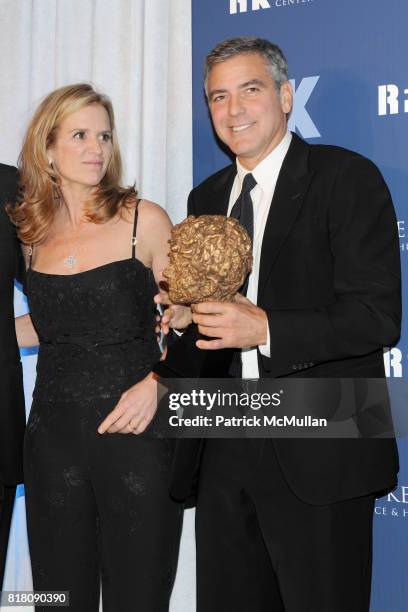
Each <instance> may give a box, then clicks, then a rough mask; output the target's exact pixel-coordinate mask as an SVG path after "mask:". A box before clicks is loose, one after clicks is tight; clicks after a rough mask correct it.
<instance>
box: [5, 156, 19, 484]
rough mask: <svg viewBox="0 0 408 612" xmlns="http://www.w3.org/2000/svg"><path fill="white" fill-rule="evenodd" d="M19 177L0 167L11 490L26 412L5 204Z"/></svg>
mask: <svg viewBox="0 0 408 612" xmlns="http://www.w3.org/2000/svg"><path fill="white" fill-rule="evenodd" d="M17 181H18V174H17V170H16V169H15V168H13V167H11V166H5V165H3V164H0V483H2V484H5V485H9V486H13V485H15V484H18V483H19V482H22V480H23V460H22V451H23V436H24V427H25V409H24V394H23V377H22V370H21V362H20V353H19V350H18V346H17V339H16V334H15V325H14V309H13V293H14V278H20V280H21V273H22V270H23V269H24V268H23V265H22V257H21V251H20V246H19V243H18V240H17V236H16V231H15V228H14V227H13V225H12V224H11V222H10V220H9V218H8V216H7V214H6V211H5V208H4V206H5V204H6V203H8V202H13V201H14V200H15V197H16V192H17Z"/></svg>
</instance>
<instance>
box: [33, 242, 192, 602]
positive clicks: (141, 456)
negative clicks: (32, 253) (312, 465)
mask: <svg viewBox="0 0 408 612" xmlns="http://www.w3.org/2000/svg"><path fill="white" fill-rule="evenodd" d="M129 250H130V245H129ZM132 253H134V245H133V244H132ZM27 291H28V298H29V305H30V309H31V315H32V320H33V323H34V325H35V327H36V330H37V332H38V335H39V339H40V349H39V355H38V364H37V380H36V385H35V389H34V394H33V395H34V402H33V406H32V410H31V413H30V418H29V422H28V428H27V435H26V443H25V482H26V503H27V511H28V533H29V544H30V555H31V561H32V567H33V578H34V588H35V589H37V590H53V589H54V590H61V589H62V590H69V591H70V598H71V604H70V610H72V611H73V612H97V610H98V609H99V608H98V599H99V574H100V572H102V581H103V599H104V610H107V611H108V612H109V611H110V612H128V611H129V610H131V609H132V608H133V607H134V606H135V605H137V607H138V609H140V611H141V612H165V611H166V610H168V605H169V598H170V593H171V587H172V583H173V578H174V571H175V567H176V562H177V549H178V539H179V532H180V521H181V510H180V505H179V504H177V503H175V502H173V501H172V500H171V499H170V498H169V495H168V480H169V477H168V474H169V470H170V465H171V462H172V454H173V443H172V442H171V441H168V440H165V439H162V438H161V437H160V436H159V434H157V432H156V429H155V425H154V423H152V424H151V425H150V427H149V428H148V430H147V431H146V432H145V433H144V434H143V435H141V436H135V435H133V434H128V435H125V434H108V433H106V434H104V435H99V434H98V433H97V427H98V425H99V424H100V423H101V422H102V420H103V419H104V418H105V417H106V416H107V414H108V413H109V412H110V411H111V410H112V409H113V408H114V406H115V405H116V403H117V401H118V400H119V398H120V395H121V394H122V393H123V392H124V391H125V390H127V389H128V388H129V387H130V386H132V385H134V384H135V383H137V382H138V381H140V380H141V379H143V378H144V377H145V375H146V374H147V373H148V372H149V371H150V370H151V367H152V365H153V364H154V363H155V362H156V361H157V360H158V358H159V355H160V351H159V348H158V344H157V341H156V337H155V331H154V328H155V314H156V311H155V304H154V301H153V296H154V294H155V293H156V292H157V287H156V285H155V282H154V277H153V273H152V271H151V269H149V268H147V267H146V266H144V264H143V263H142V262H141V261H139V260H137V259H135V258H133V257H132V258H129V259H126V260H122V261H117V262H113V263H110V264H107V265H103V266H100V267H98V268H95V269H92V270H88V271H85V272H81V273H78V274H71V275H54V274H44V273H41V272H38V271H35V270H33V269H31V268H30V269H29V270H28V271H27ZM38 609H39V610H41V607H39V608H38Z"/></svg>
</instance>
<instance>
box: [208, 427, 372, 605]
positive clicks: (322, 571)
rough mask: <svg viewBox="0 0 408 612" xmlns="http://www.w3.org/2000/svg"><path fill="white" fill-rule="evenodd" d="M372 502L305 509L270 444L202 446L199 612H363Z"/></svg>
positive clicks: (367, 584)
mask: <svg viewBox="0 0 408 612" xmlns="http://www.w3.org/2000/svg"><path fill="white" fill-rule="evenodd" d="M373 507H374V497H373V496H367V497H362V498H359V499H353V500H349V501H345V502H341V503H336V504H332V505H327V506H312V505H309V504H306V503H304V502H302V501H301V500H300V499H298V498H297V497H296V496H295V495H294V493H293V492H292V491H291V490H290V489H289V487H288V485H287V484H286V481H285V479H284V478H283V476H282V472H281V470H280V467H279V464H278V462H277V459H276V455H275V451H274V448H273V444H272V442H271V440H260V439H257V440H208V441H206V443H205V448H204V453H203V458H202V467H201V472H200V479H199V490H198V500H197V514H196V530H197V583H198V606H197V612H225V611H226V610H228V611H229V610H231V612H232V611H233V612H248V611H249V610H250V611H251V612H283V611H285V612H368V610H369V600H370V586H371V544H372V516H373Z"/></svg>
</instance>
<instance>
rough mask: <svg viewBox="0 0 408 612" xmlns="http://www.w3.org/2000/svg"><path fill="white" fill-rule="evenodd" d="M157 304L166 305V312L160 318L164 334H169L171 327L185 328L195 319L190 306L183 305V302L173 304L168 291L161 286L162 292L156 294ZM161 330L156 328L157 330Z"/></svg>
mask: <svg viewBox="0 0 408 612" xmlns="http://www.w3.org/2000/svg"><path fill="white" fill-rule="evenodd" d="M154 301H155V303H156V304H160V305H161V306H164V312H163V314H162V316H161V317H159V319H158V320H160V326H161V328H160V329H161V331H162V332H163V333H164V334H166V335H167V334H168V333H169V331H170V328H172V329H177V330H180V331H182V330H184V329H185V328H186V327H188V326H189V325H190V323H192V321H193V316H192V313H191V308H190V306H183V305H182V304H172V303H171V302H170V300H169V297H168V294H167V292H165V291H164V290H163V288H162V287H160V293H157V294H156V295H155V296H154ZM158 331H160V330H157V329H156V332H158Z"/></svg>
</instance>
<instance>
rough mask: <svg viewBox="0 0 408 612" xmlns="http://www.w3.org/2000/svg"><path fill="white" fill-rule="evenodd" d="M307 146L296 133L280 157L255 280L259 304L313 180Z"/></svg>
mask: <svg viewBox="0 0 408 612" xmlns="http://www.w3.org/2000/svg"><path fill="white" fill-rule="evenodd" d="M308 157H309V147H308V145H307V143H305V142H304V141H303V140H301V139H300V138H299V137H298V136H296V134H293V135H292V142H291V144H290V147H289V150H288V152H287V154H286V157H285V159H284V160H283V164H282V168H281V171H280V173H279V176H278V180H277V183H276V187H275V193H274V195H273V198H272V203H271V207H270V210H269V215H268V219H267V221H266V226H265V232H264V237H263V242H262V251H261V266H260V272H259V283H258V303H259V298H260V297H261V296H262V293H263V292H264V290H265V288H266V282H267V279H268V276H269V274H270V272H271V270H272V267H273V265H274V263H275V261H276V258H277V256H278V254H279V251H280V250H281V248H282V245H283V243H284V242H285V239H286V237H287V236H288V234H289V232H290V229H291V227H292V225H293V223H294V221H295V219H296V217H297V215H298V213H299V211H300V209H301V207H302V204H303V199H304V196H305V194H306V192H307V188H308V186H309V183H310V181H311V179H312V176H313V174H314V173H313V172H312V171H310V170H309V169H308Z"/></svg>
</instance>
